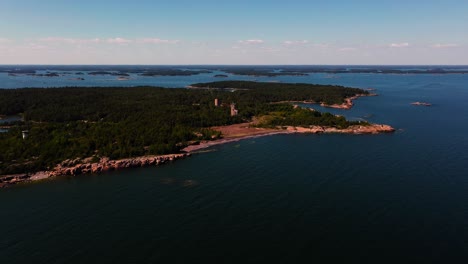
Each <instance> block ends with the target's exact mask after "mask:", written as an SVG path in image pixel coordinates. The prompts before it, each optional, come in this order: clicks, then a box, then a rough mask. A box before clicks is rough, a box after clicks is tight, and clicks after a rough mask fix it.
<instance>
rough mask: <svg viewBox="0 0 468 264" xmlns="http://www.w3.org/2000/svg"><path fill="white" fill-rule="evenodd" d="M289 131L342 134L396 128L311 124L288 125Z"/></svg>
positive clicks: (393, 130) (367, 132)
mask: <svg viewBox="0 0 468 264" xmlns="http://www.w3.org/2000/svg"><path fill="white" fill-rule="evenodd" d="M286 130H287V131H289V132H291V133H312V134H318V133H340V134H382V133H392V132H395V129H394V128H393V127H391V126H389V125H379V124H370V125H366V126H361V125H355V126H350V127H347V128H336V127H322V126H311V127H293V126H288V127H287V128H286Z"/></svg>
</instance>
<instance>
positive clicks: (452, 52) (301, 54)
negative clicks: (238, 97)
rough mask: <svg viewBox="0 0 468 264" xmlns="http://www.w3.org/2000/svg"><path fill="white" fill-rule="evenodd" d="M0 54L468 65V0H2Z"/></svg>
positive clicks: (6, 57) (102, 60) (77, 60)
mask: <svg viewBox="0 0 468 264" xmlns="http://www.w3.org/2000/svg"><path fill="white" fill-rule="evenodd" d="M0 64H151V65H159V64H179V65H180V64H284V65H286V64H307V65H316V64H319V65H323V64H332V65H337V64H356V65H358V64H365V65H371V64H377V65H384V64H389V65H417V64H425V65H427V64H432V65H434V64H435V65H443V64H449V65H467V64H468V0H444V1H441V0H437V1H433V0H424V1H423V0H405V1H401V0H393V1H376V0H373V1H366V0H352V1H351V0H348V1H344V0H333V1H315V0H287V1H286V0H281V1H279V0H278V1H276V0H270V1H263V0H258V1H256V0H250V1H244V0H229V1H225V0H217V1H212V0H197V1H195V0H191V1H186V0H171V1H159V0H153V1H145V0H141V1H138V0H132V1H121V0H113V1H110V0H93V1H91V0H79V1H77V0H0Z"/></svg>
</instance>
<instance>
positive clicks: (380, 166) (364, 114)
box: [0, 71, 468, 264]
mask: <svg viewBox="0 0 468 264" xmlns="http://www.w3.org/2000/svg"><path fill="white" fill-rule="evenodd" d="M218 73H223V72H221V71H220V72H214V73H209V74H205V73H204V74H199V75H193V76H184V77H181V76H166V77H143V76H138V75H137V74H131V76H130V79H129V80H126V81H119V80H117V78H116V77H115V76H85V80H83V81H77V80H71V79H73V78H75V76H74V74H73V73H70V74H67V75H64V76H60V77H37V76H9V75H8V74H7V73H0V87H3V88H21V87H63V86H102V87H109V86H128V87H130V86H138V85H152V86H162V87H167V88H174V87H185V86H187V85H190V84H192V83H197V82H208V81H215V80H220V78H214V77H213V75H214V74H218ZM226 79H227V80H256V81H270V82H294V83H317V84H332V85H344V86H350V87H358V88H365V89H367V88H372V89H375V92H376V93H377V94H378V96H375V97H363V98H359V99H357V100H356V101H355V105H354V107H353V108H352V109H351V110H339V109H329V108H326V109H323V108H321V107H320V106H317V105H303V106H304V107H311V108H314V109H317V110H323V111H328V112H332V113H334V114H340V115H343V116H345V117H347V118H349V119H353V120H368V121H370V122H373V123H381V124H388V125H391V126H393V127H395V128H396V129H397V131H396V132H395V133H393V134H382V135H306V134H297V135H274V136H265V137H258V138H251V139H246V140H242V141H238V142H233V143H229V144H225V145H217V146H214V147H212V148H210V149H207V150H204V151H202V152H200V153H196V154H194V155H193V156H192V157H189V158H186V159H183V160H178V161H176V162H174V163H171V164H167V165H163V166H159V167H147V168H138V169H129V170H121V171H115V172H109V173H105V174H100V175H82V176H79V177H62V178H55V179H50V180H46V181H41V182H35V183H30V184H21V185H17V186H13V187H11V188H7V189H2V190H0V263H5V264H6V263H9V264H10V263H208V262H217V263H268V262H270V263H329V262H335V261H339V262H341V263H466V261H467V260H468V109H467V108H468V74H438V75H437V74H365V73H359V74H354V73H344V74H333V75H330V74H324V73H311V74H309V75H307V76H275V77H254V76H237V75H232V74H228V77H227V78H223V79H222V80H226ZM103 89H105V88H103ZM416 101H421V102H428V103H431V104H432V106H430V107H426V106H415V105H411V103H412V102H416ZM0 151H1V150H0Z"/></svg>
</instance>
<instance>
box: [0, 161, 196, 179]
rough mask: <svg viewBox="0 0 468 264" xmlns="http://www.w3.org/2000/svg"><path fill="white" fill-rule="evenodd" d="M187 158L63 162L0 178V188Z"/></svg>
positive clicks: (155, 164) (154, 164)
mask: <svg viewBox="0 0 468 264" xmlns="http://www.w3.org/2000/svg"><path fill="white" fill-rule="evenodd" d="M187 156H190V153H182V154H168V155H160V156H143V157H136V158H128V159H120V160H110V159H109V158H107V157H103V158H101V159H100V160H99V161H98V162H94V163H92V162H91V160H92V159H91V158H87V159H84V160H80V159H73V160H65V161H63V162H62V163H60V164H59V165H57V166H56V167H55V168H54V169H52V170H50V171H41V172H37V173H33V174H28V173H24V174H14V175H5V176H0V188H5V187H8V186H9V185H12V184H16V183H19V182H27V181H36V180H42V179H47V178H50V177H56V176H63V175H68V176H76V175H80V174H88V173H93V174H96V173H102V172H106V171H113V170H120V169H126V168H135V167H145V166H157V165H160V164H164V163H168V162H171V161H174V160H177V159H182V158H185V157H187Z"/></svg>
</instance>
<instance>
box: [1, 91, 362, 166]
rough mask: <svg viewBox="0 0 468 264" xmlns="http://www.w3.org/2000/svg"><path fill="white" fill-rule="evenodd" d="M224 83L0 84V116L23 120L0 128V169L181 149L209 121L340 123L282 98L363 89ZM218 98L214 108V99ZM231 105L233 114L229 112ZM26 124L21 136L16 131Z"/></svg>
mask: <svg viewBox="0 0 468 264" xmlns="http://www.w3.org/2000/svg"><path fill="white" fill-rule="evenodd" d="M221 83H222V84H223V85H224V86H223V87H219V88H226V87H231V88H232V87H236V88H241V89H238V90H236V91H234V92H231V91H230V90H225V89H166V88H157V87H134V88H102V87H96V88H72V87H70V88H54V89H50V88H49V89H37V88H34V89H0V114H1V115H13V114H21V115H22V116H23V119H24V122H22V123H20V124H17V123H16V124H14V125H13V126H11V128H10V129H9V131H8V132H7V133H0V149H1V150H2V151H0V174H7V173H18V172H25V171H35V170H40V169H45V168H48V167H51V166H54V165H55V164H57V163H59V162H60V161H63V160H65V159H69V158H77V157H79V158H84V157H90V156H108V157H110V158H113V159H116V158H124V157H132V156H140V155H147V154H166V153H175V152H178V151H180V149H181V148H183V147H184V146H185V145H187V144H189V143H193V142H196V141H199V140H206V139H212V138H217V137H219V136H220V134H219V132H217V131H213V130H210V129H209V127H211V126H220V125H228V124H233V123H240V122H245V121H248V120H250V119H251V118H252V117H253V116H261V115H271V114H272V113H274V116H275V118H271V119H270V122H269V123H268V124H265V125H271V126H275V125H287V124H289V125H328V126H336V127H346V126H348V125H350V124H351V122H348V121H346V120H345V119H344V118H342V117H336V116H334V115H330V114H321V113H319V112H313V111H309V110H301V109H293V107H292V105H291V104H287V103H279V104H278V103H274V104H273V103H272V102H280V101H289V100H313V101H326V102H342V101H343V99H344V98H346V97H348V96H352V95H354V94H356V93H363V92H364V91H363V90H359V89H351V88H345V87H340V86H314V85H304V84H271V83H254V84H255V85H254V86H252V83H246V82H218V83H212V84H203V85H205V86H207V85H209V86H211V87H215V86H221V85H220V84H221ZM215 98H218V100H219V101H220V106H218V107H216V106H215V105H214V99H215ZM230 103H235V104H236V107H237V109H238V110H239V115H237V116H231V115H230V108H229V105H230ZM22 130H29V137H28V138H27V139H26V140H23V139H22V136H21V131H22Z"/></svg>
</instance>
